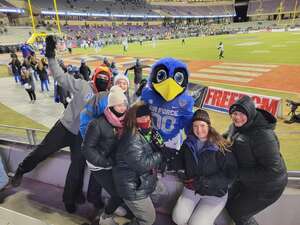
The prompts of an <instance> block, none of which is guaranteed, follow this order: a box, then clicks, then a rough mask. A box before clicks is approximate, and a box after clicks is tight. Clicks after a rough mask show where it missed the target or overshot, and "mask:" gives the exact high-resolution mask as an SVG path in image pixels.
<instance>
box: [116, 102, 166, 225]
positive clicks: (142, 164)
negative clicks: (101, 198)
mask: <svg viewBox="0 0 300 225" xmlns="http://www.w3.org/2000/svg"><path fill="white" fill-rule="evenodd" d="M150 116H151V111H150V109H149V108H148V106H146V105H144V104H140V103H137V104H135V105H134V106H132V108H130V109H129V111H128V113H127V119H126V128H127V131H126V133H125V134H124V136H123V138H122V139H121V142H120V144H119V147H118V150H117V153H116V165H115V166H114V168H113V176H114V182H115V185H116V188H117V191H118V193H119V195H120V196H121V197H122V198H123V200H124V202H125V203H126V205H127V206H128V207H129V209H130V210H131V211H132V213H133V214H134V216H135V217H136V218H135V220H134V221H132V222H130V223H129V224H136V223H137V224H139V225H152V224H153V223H154V221H155V217H156V214H155V209H154V206H153V203H152V201H151V198H150V194H151V193H152V192H153V191H154V190H155V187H156V182H157V172H156V171H157V169H158V167H159V165H160V163H161V161H162V154H161V150H160V148H161V147H162V146H163V140H162V138H161V137H160V135H159V134H158V132H157V131H156V130H155V129H153V128H152V127H151V117H150Z"/></svg>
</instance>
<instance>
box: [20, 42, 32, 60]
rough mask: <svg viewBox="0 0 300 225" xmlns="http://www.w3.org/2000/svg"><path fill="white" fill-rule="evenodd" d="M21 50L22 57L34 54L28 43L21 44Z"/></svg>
mask: <svg viewBox="0 0 300 225" xmlns="http://www.w3.org/2000/svg"><path fill="white" fill-rule="evenodd" d="M21 51H22V54H23V58H27V57H28V56H31V55H34V50H33V48H32V47H31V46H30V45H28V44H24V45H22V46H21Z"/></svg>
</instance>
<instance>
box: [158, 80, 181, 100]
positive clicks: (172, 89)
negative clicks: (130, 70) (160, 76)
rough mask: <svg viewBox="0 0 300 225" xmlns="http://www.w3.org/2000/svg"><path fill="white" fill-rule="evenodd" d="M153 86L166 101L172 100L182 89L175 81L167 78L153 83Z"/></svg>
mask: <svg viewBox="0 0 300 225" xmlns="http://www.w3.org/2000/svg"><path fill="white" fill-rule="evenodd" d="M153 88H154V89H155V90H156V91H157V92H158V93H159V94H160V95H161V96H162V97H163V98H164V99H165V100H166V101H167V102H169V101H172V100H173V99H174V98H175V97H176V96H177V95H179V94H180V93H181V92H183V91H184V88H183V87H181V86H180V85H179V84H177V83H176V81H175V80H174V79H172V78H168V79H166V80H165V81H163V82H160V83H158V84H155V83H153Z"/></svg>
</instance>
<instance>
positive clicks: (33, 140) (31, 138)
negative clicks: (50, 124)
mask: <svg viewBox="0 0 300 225" xmlns="http://www.w3.org/2000/svg"><path fill="white" fill-rule="evenodd" d="M0 128H3V129H14V130H23V131H24V132H25V133H26V137H27V143H29V144H30V145H37V144H38V138H37V133H38V132H40V133H44V134H46V133H48V132H49V131H46V130H41V129H35V128H29V127H17V126H11V125H5V124H0ZM5 139H6V140H10V141H16V140H15V139H13V138H12V137H5Z"/></svg>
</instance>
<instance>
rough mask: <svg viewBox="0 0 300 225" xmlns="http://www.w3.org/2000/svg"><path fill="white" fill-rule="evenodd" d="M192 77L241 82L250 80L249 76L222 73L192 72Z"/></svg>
mask: <svg viewBox="0 0 300 225" xmlns="http://www.w3.org/2000/svg"><path fill="white" fill-rule="evenodd" d="M193 77H194V78H196V77H197V78H206V79H212V80H225V81H235V82H243V83H247V82H249V81H251V80H252V79H251V78H243V77H231V76H222V75H214V74H205V73H192V78H193Z"/></svg>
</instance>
